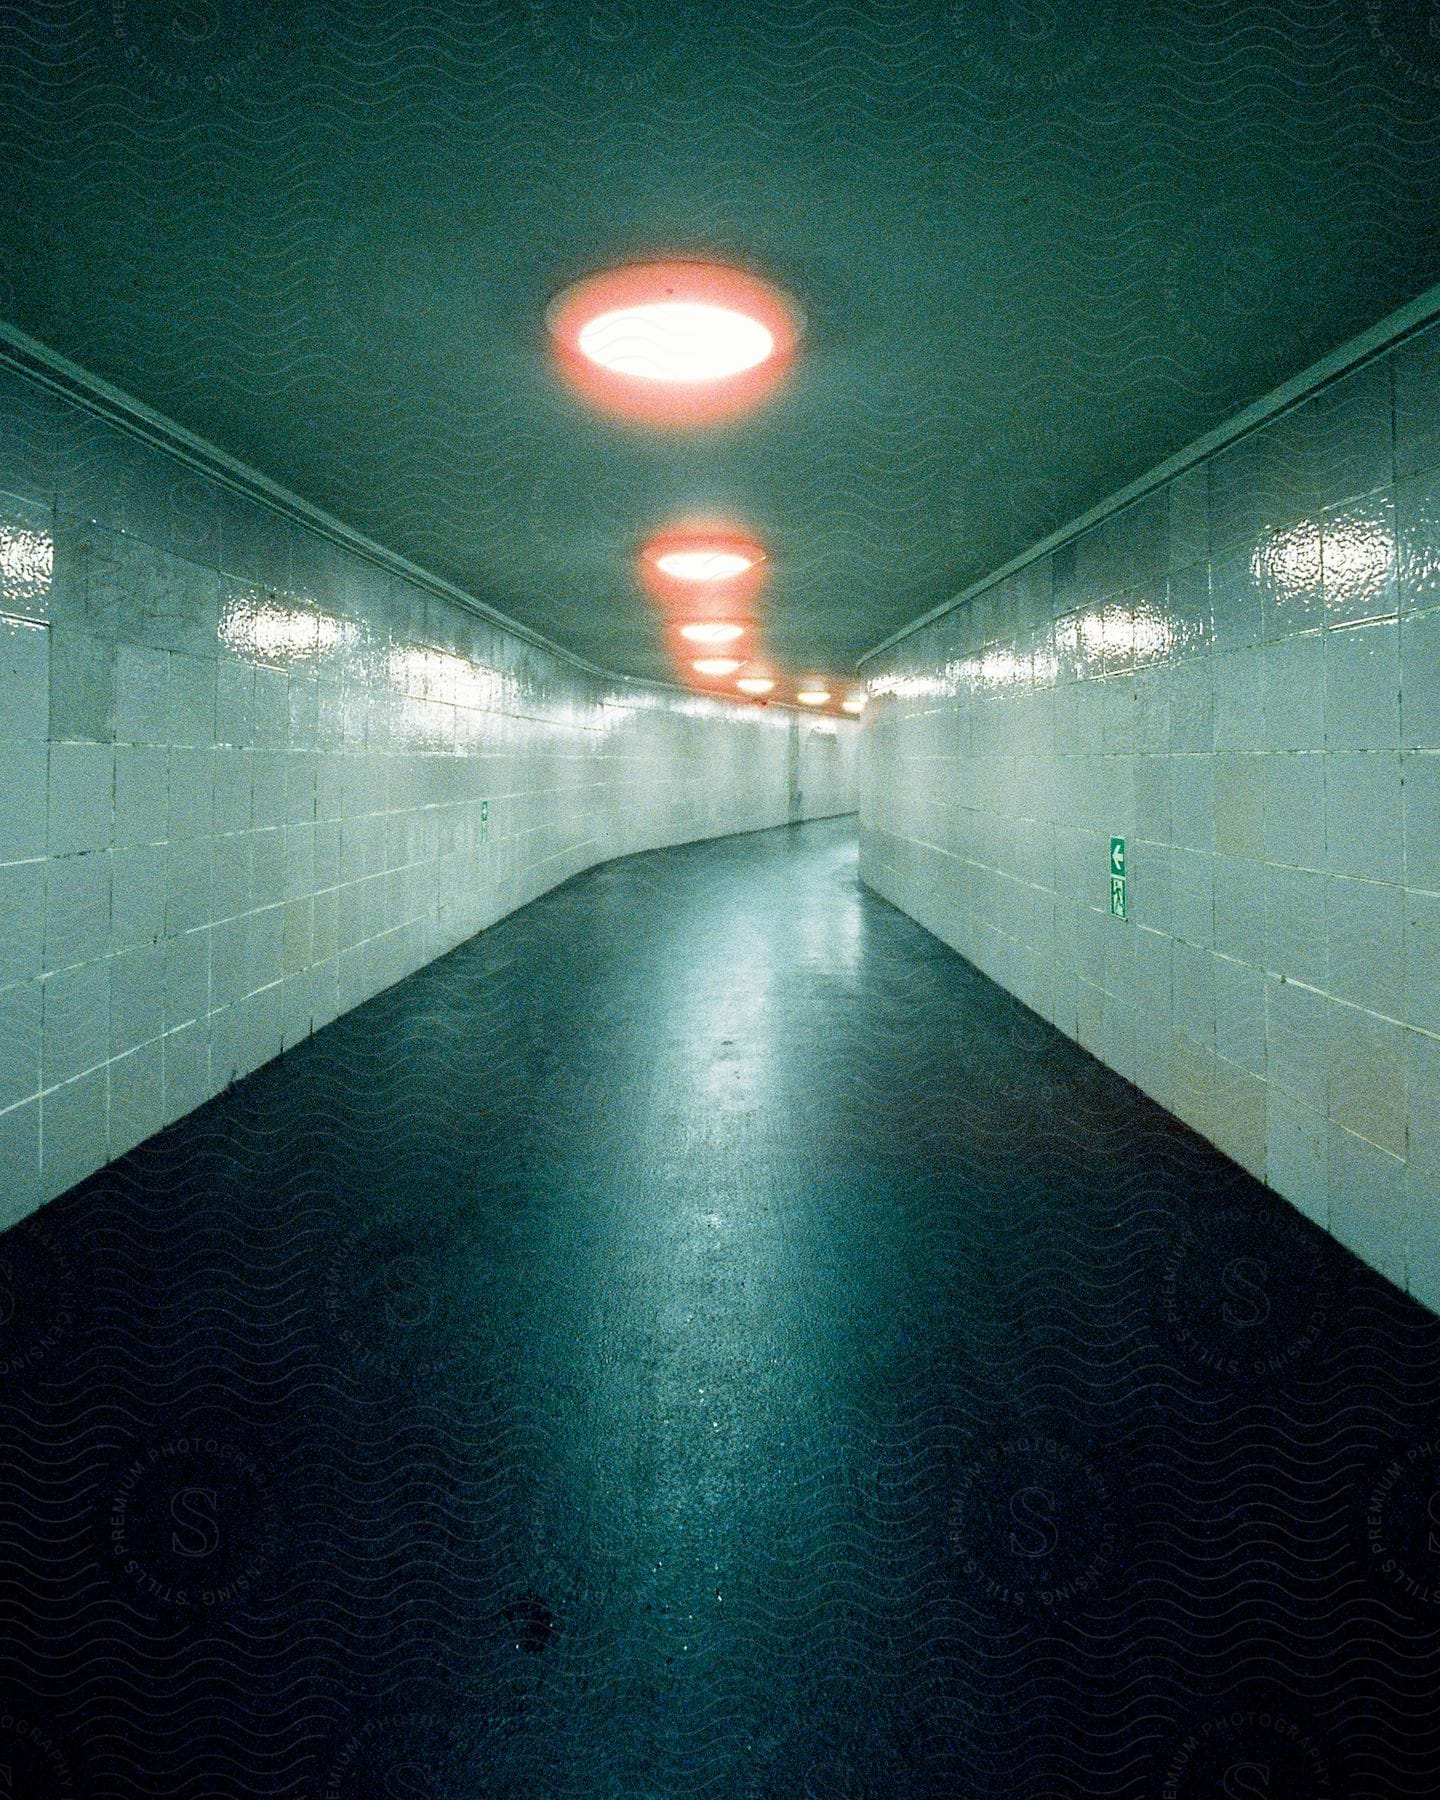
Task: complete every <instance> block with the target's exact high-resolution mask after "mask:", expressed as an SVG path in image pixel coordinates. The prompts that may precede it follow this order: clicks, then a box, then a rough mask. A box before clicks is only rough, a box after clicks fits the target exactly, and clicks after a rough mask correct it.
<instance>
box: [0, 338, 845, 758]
mask: <svg viewBox="0 0 1440 1800" xmlns="http://www.w3.org/2000/svg"><path fill="white" fill-rule="evenodd" d="M0 368H9V369H12V370H14V371H15V373H16V374H18V375H20V376H22V377H23V378H24V379H25V380H27V381H30V382H31V383H33V384H34V385H35V386H36V387H41V388H44V389H46V390H47V391H48V392H50V393H52V394H58V395H59V396H60V398H61V399H63V400H67V401H69V402H71V404H73V405H75V406H79V407H82V408H83V409H84V410H85V411H86V412H88V413H91V414H92V415H94V416H95V417H96V418H99V419H103V420H104V421H105V422H106V424H108V425H113V426H115V427H116V428H117V429H118V430H121V431H125V432H128V433H129V435H130V436H132V437H136V438H139V439H140V440H141V441H142V442H144V443H146V444H148V445H149V446H150V447H151V448H152V449H155V450H159V451H161V452H162V453H163V454H164V455H166V456H169V457H172V458H173V459H174V460H175V461H177V462H180V463H183V464H184V465H185V467H186V468H188V469H193V470H195V472H196V473H197V474H201V475H204V476H207V477H208V478H209V479H210V480H212V481H216V482H219V483H220V485H221V486H222V487H226V488H229V489H231V490H232V491H233V492H235V493H239V494H243V495H245V497H246V498H247V499H250V500H254V501H257V502H259V504H260V505H262V506H268V507H269V508H270V509H271V511H272V512H277V513H279V514H281V515H282V516H283V517H285V518H287V519H289V520H291V521H292V522H293V523H295V524H299V525H303V526H304V527H305V529H306V530H307V531H313V532H314V533H315V534H316V535H317V536H319V537H322V538H324V539H326V541H327V542H329V543H332V544H335V545H337V546H338V547H339V548H341V549H343V550H348V551H350V552H351V553H352V554H353V555H355V556H360V557H363V558H364V559H365V560H366V561H367V562H370V563H373V564H374V565H375V566H376V567H377V568H381V569H384V570H385V571H386V573H387V574H391V575H398V576H400V577H401V578H402V579H404V580H406V581H410V582H413V583H414V584H415V586H416V587H419V588H423V589H424V591H425V592H426V593H428V594H433V595H434V596H435V597H436V598H437V599H440V600H448V601H450V602H451V603H452V604H453V605H455V606H458V607H461V608H462V609H463V610H464V611H466V612H469V613H475V614H477V615H478V616H479V617H480V618H482V619H485V620H487V621H488V622H489V623H490V624H492V625H494V626H496V627H498V628H499V629H500V630H502V631H507V632H509V633H510V634H511V635H512V636H514V637H517V638H520V639H522V640H523V641H524V642H525V643H527V644H534V645H535V646H536V648H537V649H540V650H544V651H546V652H547V653H548V654H549V655H551V656H556V657H559V658H560V660H561V661H562V662H565V663H568V664H569V665H570V666H571V667H572V668H576V669H580V670H583V671H584V673H585V674H587V675H593V676H595V677H596V678H597V679H599V680H601V681H605V682H610V683H614V684H615V685H617V686H621V687H627V688H636V689H643V690H645V691H647V692H651V693H661V694H674V695H681V696H683V697H684V698H685V699H686V700H689V701H694V700H697V699H702V700H713V701H715V702H716V704H717V705H720V706H723V707H727V708H728V707H732V706H733V707H737V708H740V709H742V710H744V711H747V712H749V711H753V710H759V709H757V708H756V707H755V705H754V702H752V701H749V700H736V699H732V698H731V697H730V696H729V695H727V694H707V693H704V692H701V691H699V690H696V689H694V688H687V687H683V686H681V684H680V683H679V682H677V681H656V680H653V679H651V678H650V677H648V676H644V675H621V674H619V673H617V672H616V671H615V670H614V669H603V668H601V667H600V666H599V664H598V663H592V662H587V661H586V659H585V658H584V657H583V656H577V655H576V654H575V652H574V651H573V650H567V649H566V648H565V646H564V645H563V644H557V643H556V642H555V641H554V640H553V639H552V638H548V637H546V636H544V634H543V633H541V632H538V631H536V630H534V629H533V628H532V627H531V626H528V625H523V624H521V622H520V621H519V620H518V619H512V618H511V617H510V615H509V614H508V613H503V612H501V611H500V610H499V609H498V608H497V607H494V606H489V605H487V604H486V603H485V601H483V600H479V599H477V598H476V597H475V595H473V594H470V593H467V592H466V591H465V589H464V588H460V587H457V586H456V585H455V584H454V583H453V582H450V581H447V580H445V578H444V577H443V576H441V575H435V574H433V573H432V572H431V571H430V570H428V569H424V568H421V567H420V565H419V564H418V563H412V562H410V561H409V560H408V559H407V558H406V557H403V556H401V555H399V554H398V553H397V552H396V551H393V550H387V549H386V548H385V546H384V545H383V544H380V543H377V542H376V541H375V540H374V539H373V538H369V537H366V536H365V534H364V533H363V532H360V531H356V530H355V529H354V528H353V527H352V526H350V525H347V524H346V523H345V522H344V520H343V519H338V518H336V517H335V516H334V515H333V514H332V513H328V512H325V511H324V510H323V509H322V508H320V507H318V506H312V505H311V503H310V502H309V501H308V500H305V499H303V498H302V497H301V496H300V495H299V494H296V493H294V492H292V490H291V489H289V488H287V487H284V486H282V485H281V483H280V482H278V481H272V480H271V479H270V477H269V476H268V475H264V474H262V473H261V472H260V470H258V469H255V468H252V467H251V466H250V464H248V463H244V462H241V461H240V459H239V458H238V457H235V456H232V455H231V454H230V453H229V451H228V450H222V449H221V448H220V447H219V445H218V444H212V443H210V442H209V441H208V440H207V439H205V438H202V437H200V436H198V435H197V434H196V433H195V432H193V431H190V430H188V429H187V428H186V427H185V426H183V425H179V424H177V423H176V422H175V421H174V420H173V419H169V418H167V417H166V416H165V415H164V414H163V413H160V412H156V411H155V409H154V408H153V407H151V406H147V405H146V404H145V402H144V401H143V400H137V399H136V398H135V396H134V395H133V394H127V393H126V392H125V391H124V390H123V389H121V388H118V387H115V386H114V385H113V384H112V383H111V382H108V381H106V380H105V379H104V378H103V377H102V376H99V375H93V374H92V373H91V372H90V371H89V370H88V369H85V368H82V367H81V365H80V364H79V363H75V362H72V361H71V360H70V358H69V357H67V356H63V355H61V353H60V352H59V351H58V350H52V349H51V348H50V346H49V345H48V344H43V343H41V342H40V340H39V339H38V338H33V337H31V336H30V335H29V334H28V333H27V332H24V331H21V330H20V329H19V327H18V326H15V325H11V324H9V323H7V322H6V321H5V320H3V319H0ZM775 705H776V706H777V707H778V708H779V709H780V710H782V711H784V712H793V713H796V714H799V715H800V716H805V709H803V708H801V707H797V706H790V705H788V704H787V703H786V702H784V701H778V702H775ZM846 722H847V723H848V721H846ZM836 723H837V724H838V723H840V721H838V720H837V721H836Z"/></svg>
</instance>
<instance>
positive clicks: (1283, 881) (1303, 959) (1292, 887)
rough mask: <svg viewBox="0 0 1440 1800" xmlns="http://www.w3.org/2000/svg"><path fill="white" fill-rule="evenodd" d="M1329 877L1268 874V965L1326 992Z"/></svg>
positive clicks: (1271, 870) (1306, 872)
mask: <svg viewBox="0 0 1440 1800" xmlns="http://www.w3.org/2000/svg"><path fill="white" fill-rule="evenodd" d="M1328 887H1329V877H1328V876H1326V875H1322V874H1320V873H1319V872H1318V871H1315V870H1311V869H1286V868H1279V867H1276V866H1274V865H1267V867H1266V869H1265V966H1266V968H1267V969H1268V970H1269V971H1270V972H1271V973H1272V974H1274V975H1283V976H1286V977H1287V978H1288V979H1289V980H1291V981H1299V982H1303V983H1304V984H1305V985H1306V986H1307V987H1313V988H1320V989H1322V990H1326V991H1328V989H1329V985H1330V928H1329V923H1328V920H1329V904H1328V894H1327V889H1328Z"/></svg>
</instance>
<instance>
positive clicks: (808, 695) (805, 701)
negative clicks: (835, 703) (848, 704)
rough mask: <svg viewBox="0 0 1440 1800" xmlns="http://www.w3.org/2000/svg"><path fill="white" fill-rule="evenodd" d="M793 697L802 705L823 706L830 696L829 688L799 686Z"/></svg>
mask: <svg viewBox="0 0 1440 1800" xmlns="http://www.w3.org/2000/svg"><path fill="white" fill-rule="evenodd" d="M795 698H796V699H797V700H798V701H799V702H800V704H801V705H802V706H823V705H824V704H825V702H826V701H827V700H828V699H829V698H830V690H829V688H801V689H800V691H799V693H798V694H796V696H795Z"/></svg>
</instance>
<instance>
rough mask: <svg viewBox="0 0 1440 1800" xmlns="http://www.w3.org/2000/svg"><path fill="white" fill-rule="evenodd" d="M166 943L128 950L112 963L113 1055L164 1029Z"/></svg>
mask: <svg viewBox="0 0 1440 1800" xmlns="http://www.w3.org/2000/svg"><path fill="white" fill-rule="evenodd" d="M165 964H166V953H165V946H164V944H163V943H160V944H147V945H146V946H145V947H144V948H142V949H139V950H127V951H126V952H125V953H124V954H123V955H120V956H116V957H113V958H112V959H111V962H110V1055H112V1056H123V1055H124V1054H125V1052H126V1051H127V1050H132V1049H134V1047H135V1046H136V1045H137V1044H144V1043H148V1042H149V1041H150V1040H151V1039H152V1038H159V1037H161V1036H162V1035H163V1033H164V1030H165Z"/></svg>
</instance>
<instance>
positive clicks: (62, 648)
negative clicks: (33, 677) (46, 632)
mask: <svg viewBox="0 0 1440 1800" xmlns="http://www.w3.org/2000/svg"><path fill="white" fill-rule="evenodd" d="M49 713H50V736H51V737H52V738H54V739H55V740H56V741H57V742H59V743H94V744H106V743H110V742H111V741H112V740H113V739H114V736H115V645H114V643H113V642H111V640H110V639H108V638H101V637H96V636H94V635H93V634H92V633H90V632H88V631H84V630H75V629H71V628H70V627H68V626H65V625H56V626H54V627H52V629H51V632H50V707H49Z"/></svg>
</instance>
